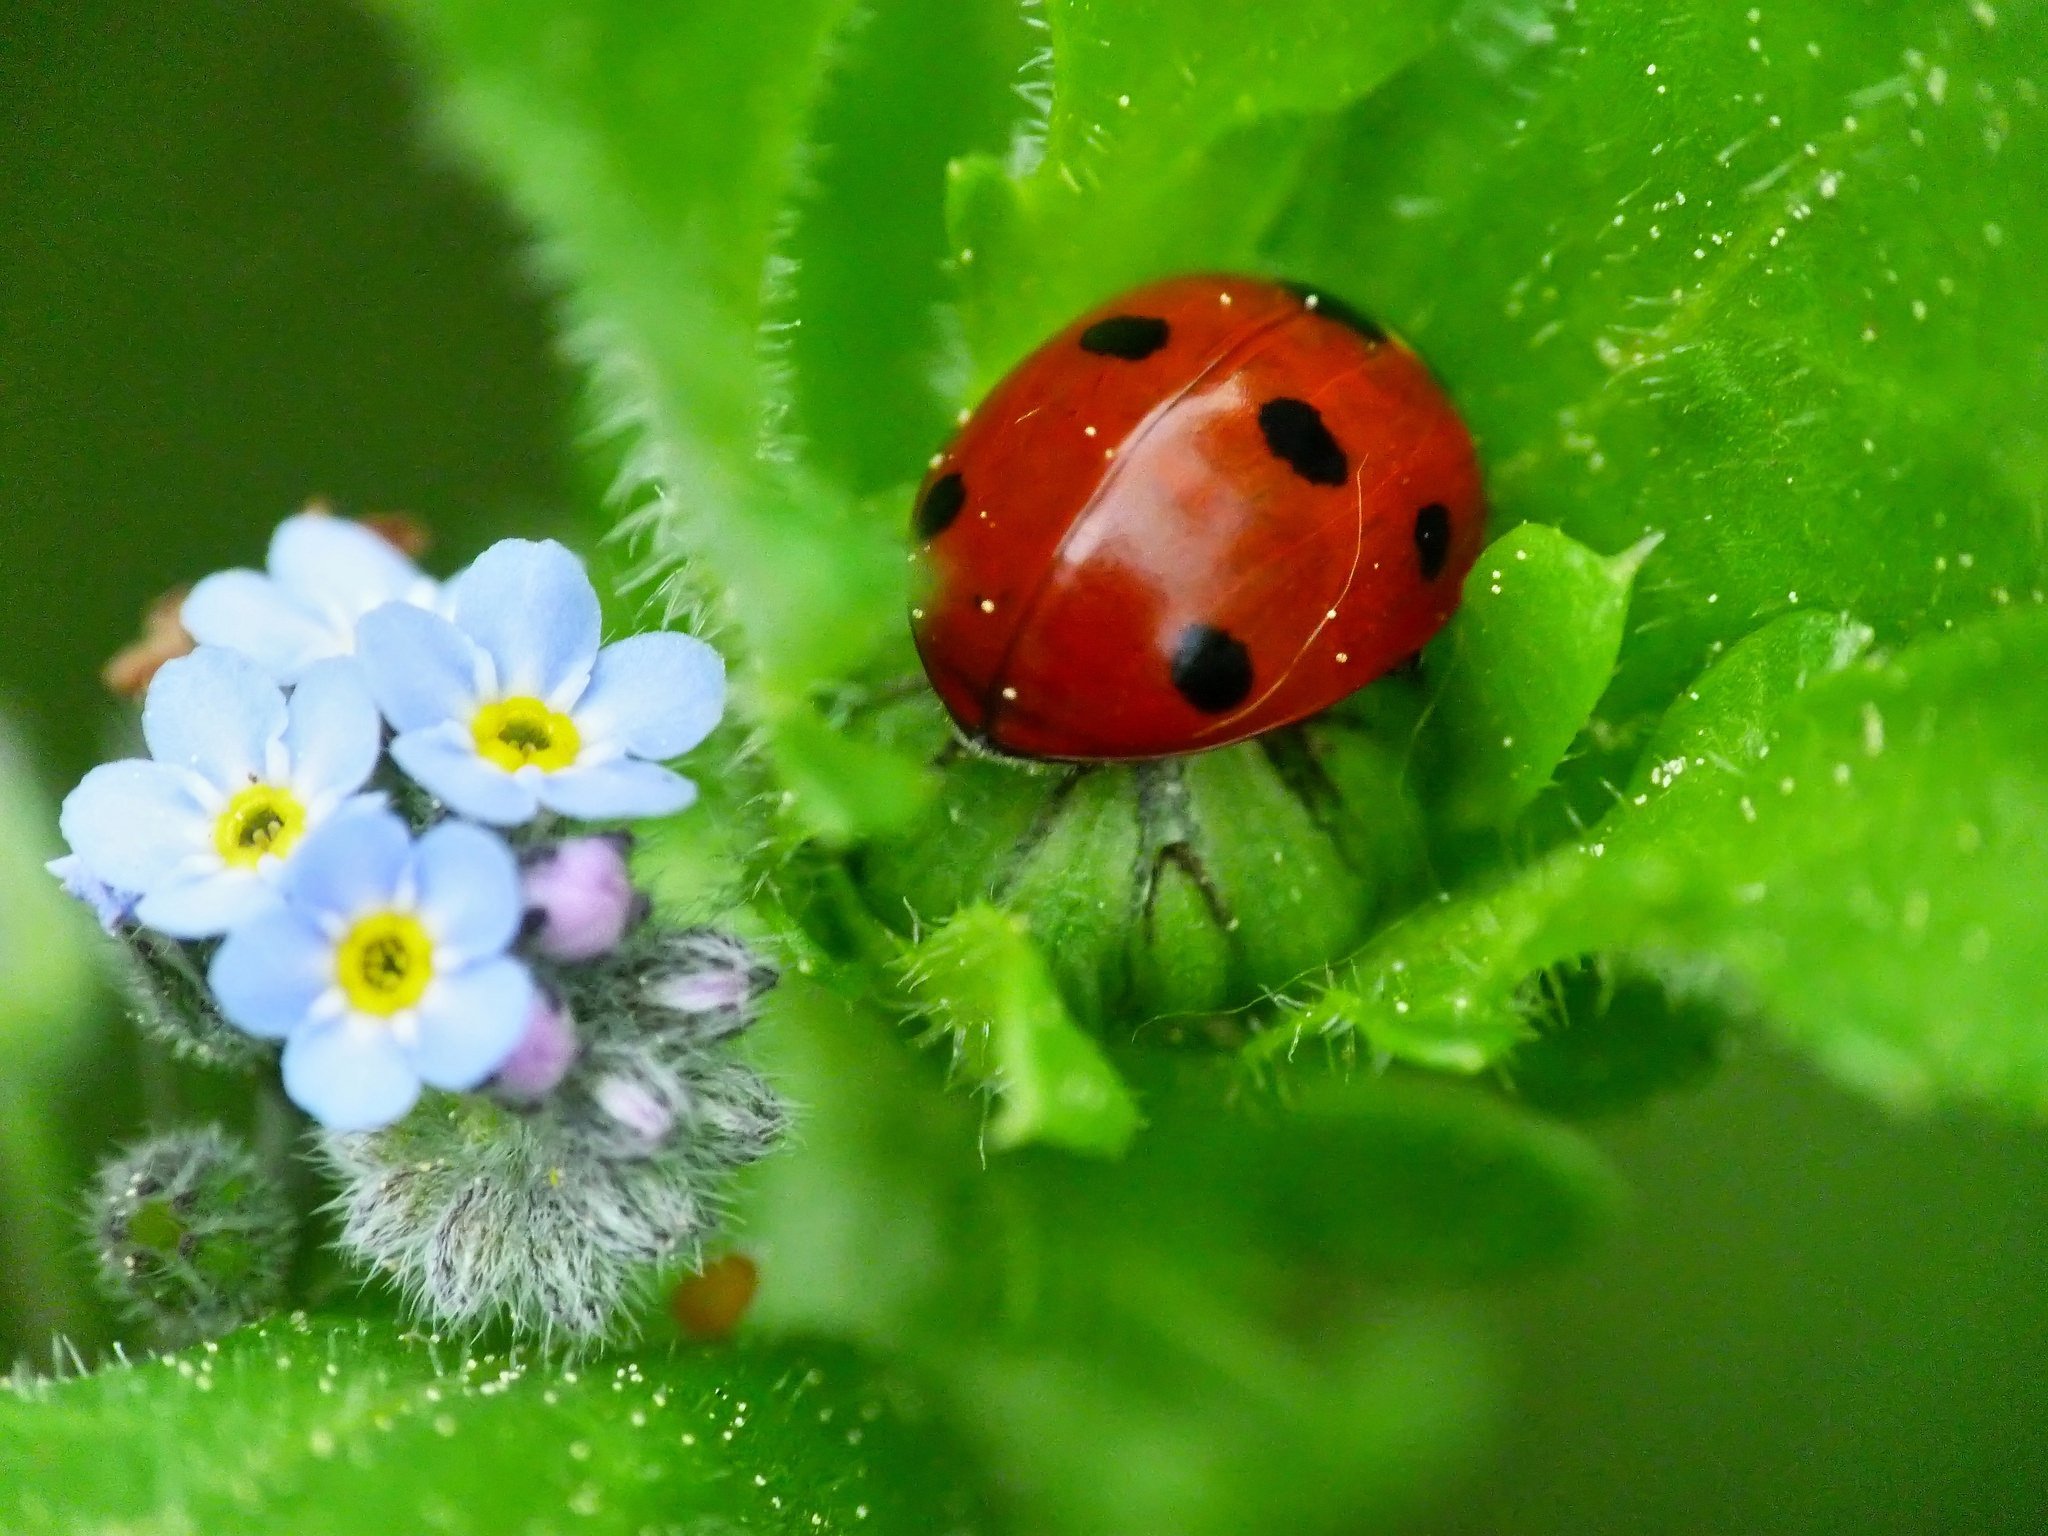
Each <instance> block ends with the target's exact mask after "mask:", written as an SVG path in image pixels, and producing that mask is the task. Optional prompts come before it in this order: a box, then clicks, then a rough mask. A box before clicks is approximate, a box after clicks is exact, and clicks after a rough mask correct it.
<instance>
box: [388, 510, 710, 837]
mask: <svg viewBox="0 0 2048 1536" xmlns="http://www.w3.org/2000/svg"><path fill="white" fill-rule="evenodd" d="M450 592H451V598H450V601H449V603H448V616H447V617H446V618H444V617H442V616H441V615H440V614H438V613H429V612H427V611H426V610H425V609H421V608H414V607H409V606H405V605H402V604H391V605H389V606H386V607H383V608H380V609H378V610H377V611H376V612H375V613H372V614H369V615H368V616H366V617H365V618H364V619H363V621H362V624H361V627H360V630H359V635H358V639H359V653H360V655H361V657H362V660H363V664H364V666H365V668H366V669H367V671H368V675H369V679H370V689H371V691H372V692H373V693H374V694H375V695H376V698H377V702H378V704H379V705H381V706H382V707H383V710H384V715H385V718H386V719H388V720H389V721H390V722H391V724H392V725H393V726H394V727H395V728H396V729H397V731H398V737H397V739H396V740H395V741H393V742H392V744H391V756H392V757H393V759H394V760H396V762H397V763H398V766H399V767H401V768H403V769H404V770H405V771H406V772H407V773H408V774H410V775H411V776H412V777H413V778H414V779H415V780H417V781H418V782H419V783H420V784H422V785H423V786H425V787H426V788H427V789H428V790H430V791H431V792H432V793H433V794H435V795H437V796H438V797H439V798H440V799H441V800H443V801H444V802H445V803H446V804H447V805H448V806H449V807H450V808H451V809H452V810H454V811H456V812H457V813H459V814H461V815H464V816H471V817H474V818H475V819H476V820H478V821H485V822H490V823H493V824H494V825H497V826H511V825H513V824H515V823H518V822H523V821H528V820H531V819H532V818H533V816H534V815H535V814H536V813H537V812H538V811H539V809H540V808H541V807H542V806H546V807H547V808H548V809H550V810H553V811H559V812H560V813H561V814H563V815H565V816H575V817H579V818H582V819H585V820H592V821H602V820H608V819H611V818H615V817H634V816H665V815H668V814H669V813H670V812H673V811H679V810H681V809H682V808H683V807H684V806H686V805H688V804H689V803H690V802H691V801H692V800H694V799H695V798H696V796H697V788H696V786H695V785H694V784H692V783H691V782H690V781H689V780H688V779H686V778H683V777H682V776H681V775H680V774H677V773H673V772H671V771H670V770H669V769H667V768H664V767H662V766H661V765H660V762H659V761H658V760H659V759H663V758H671V757H676V756H679V755H680V754H682V753H684V752H687V751H689V750H690V748H692V747H694V746H696V745H697V743H699V742H700V741H702V740H703V739H704V738H705V737H706V736H708V735H709V734H710V733H711V728H712V727H713V726H714V725H716V724H717V723H718V717H719V715H720V714H721V713H723V711H724V709H725V663H724V662H723V661H722V660H721V659H720V658H719V655H718V653H717V652H716V651H714V650H713V649H712V648H711V647H710V646H708V645H706V644H705V643H704V642H703V641H701V640H696V639H692V638H691V637H690V636H688V635H679V634H672V633H655V634H645V635H634V636H632V637H631V638H629V639H625V640H620V641H618V642H616V643H615V644H612V645H607V646H605V647H603V648H602V649H600V648H599V645H598V638H599V623H600V620H599V614H598V604H597V593H596V591H595V590H594V589H593V588H592V587H591V585H590V578H589V577H588V576H587V575H586V574H584V570H583V564H582V562H581V561H580V560H578V559H577V558H576V557H575V556H574V555H572V554H570V553H569V551H568V550H566V549H564V548H563V547H562V546H561V545H560V544H557V543H555V542H553V541H552V540H549V541H546V542H543V543H532V542H529V541H527V540H524V539H506V540H504V541H502V542H501V543H498V544H494V545H492V546H491V548H489V549H487V550H485V551H484V553H483V554H482V555H480V556H479V557H478V558H477V561H476V563H475V564H474V565H472V566H471V567H470V568H469V569H468V570H467V571H465V572H463V574H462V575H461V576H459V577H458V578H456V580H455V581H454V582H453V583H451V584H450Z"/></svg>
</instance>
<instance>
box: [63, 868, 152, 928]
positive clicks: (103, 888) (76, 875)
mask: <svg viewBox="0 0 2048 1536" xmlns="http://www.w3.org/2000/svg"><path fill="white" fill-rule="evenodd" d="M43 868H45V869H47V870H48V871H49V872H50V873H51V874H52V875H54V876H56V877H57V882H58V884H60V885H62V886H63V887H64V894H65V895H66V896H69V897H71V898H72V899H73V900H75V901H81V902H84V903H85V905H86V906H88V907H90V908H91V909H92V915H93V916H94V917H96V918H98V919H99V924H100V927H101V928H103V929H105V930H106V931H107V932H108V933H110V934H112V933H119V932H120V931H121V929H122V928H123V927H124V926H126V925H127V924H128V923H129V922H130V921H131V920H132V919H133V918H134V916H135V902H136V896H135V893H134V892H133V891H117V890H115V889H114V888H113V887H112V886H111V885H109V884H107V882H106V881H104V880H102V879H100V878H99V876H97V875H95V874H94V873H93V872H92V871H91V870H90V869H87V868H86V867H85V860H83V859H81V858H80V857H79V856H78V855H77V854H75V853H67V854H65V855H64V857H62V858H61V859H52V860H50V862H49V863H47V864H45V865H44V866H43Z"/></svg>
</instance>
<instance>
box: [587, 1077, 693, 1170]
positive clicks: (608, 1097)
mask: <svg viewBox="0 0 2048 1536" xmlns="http://www.w3.org/2000/svg"><path fill="white" fill-rule="evenodd" d="M593 1097H595V1098H596V1100H597V1107H598V1108H599V1109H601V1110H603V1111H604V1112H605V1113H606V1114H607V1115H609V1116H610V1117H611V1118H612V1119H613V1120H614V1121H616V1122H617V1123H618V1124H619V1125H620V1126H621V1127H622V1128H624V1129H625V1130H626V1131H628V1132H629V1133H631V1134H632V1136H633V1137H634V1138H635V1139H637V1140H638V1141H639V1142H640V1144H641V1150H642V1151H645V1152H651V1151H653V1150H654V1149H655V1148H656V1147H658V1146H660V1145H661V1144H662V1142H663V1141H665V1140H666V1139H667V1138H668V1133H669V1132H670V1131H671V1130H673V1129H674V1128H675V1123H676V1117H675V1114H674V1112H673V1111H671V1110H670V1109H669V1107H668V1106H667V1105H666V1104H664V1103H662V1101H661V1100H660V1099H658V1098H656V1097H655V1096H654V1095H653V1094H652V1093H650V1092H649V1091H648V1090H647V1089H646V1087H645V1086H643V1085H642V1084H640V1083H636V1082H634V1081H633V1080H632V1079H631V1078H629V1077H618V1076H613V1077H607V1078H605V1079H604V1080H603V1081H602V1082H600V1083H599V1084H598V1085H597V1090H596V1093H595V1094H594V1095H593Z"/></svg>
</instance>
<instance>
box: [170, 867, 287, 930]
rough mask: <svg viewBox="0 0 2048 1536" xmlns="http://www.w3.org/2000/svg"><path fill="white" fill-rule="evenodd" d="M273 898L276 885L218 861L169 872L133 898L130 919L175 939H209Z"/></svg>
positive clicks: (245, 919) (267, 905) (271, 903)
mask: <svg viewBox="0 0 2048 1536" xmlns="http://www.w3.org/2000/svg"><path fill="white" fill-rule="evenodd" d="M277 904H278V897H277V890H276V888H275V887H274V886H272V885H271V883H270V882H269V881H268V880H265V879H264V878H263V877H262V876H261V875H259V874H258V873H257V872H256V871H255V870H253V869H236V868H233V867H232V866H222V867H221V868H218V869H209V870H200V871H195V872H192V873H189V874H177V875H173V876H171V878H170V879H168V880H166V881H164V882H163V884H161V885H159V886H156V887H155V888H154V889H152V890H151V891H150V892H149V893H148V894H147V895H145V896H144V897H143V898H142V899H141V900H140V901H138V902H137V903H136V904H135V920H136V921H137V922H138V923H140V924H142V926H143V927H145V928H154V929H155V930H156V931H157V932H158V933H167V934H169V935H170V936H171V937H172V938H174V939H210V938H213V937H215V936H216V935H218V934H223V933H227V932H229V931H230V930H232V929H235V928H238V927H240V926H241V925H242V924H244V923H246V922H248V921H249V920H250V919H251V918H253V917H256V916H258V915H260V914H262V913H264V912H267V911H269V910H270V909H271V908H273V907H275V906H276V905H277Z"/></svg>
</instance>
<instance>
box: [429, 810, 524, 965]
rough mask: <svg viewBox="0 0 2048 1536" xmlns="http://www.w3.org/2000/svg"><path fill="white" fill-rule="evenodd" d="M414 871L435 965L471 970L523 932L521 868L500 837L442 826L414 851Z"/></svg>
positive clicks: (477, 829) (454, 823)
mask: <svg viewBox="0 0 2048 1536" xmlns="http://www.w3.org/2000/svg"><path fill="white" fill-rule="evenodd" d="M413 869H414V872H415V873H416V874H417V876H418V879H419V893H420V895H419V916H420V921H421V922H423V923H425V924H426V925H427V930H428V932H430V933H432V934H433V935H434V952H435V964H436V965H440V964H442V963H443V961H444V960H445V961H447V963H450V964H453V965H467V964H469V963H471V962H472V961H475V960H479V959H481V958H482V957H484V956H486V955H494V954H497V953H498V952H499V951H501V950H503V949H504V948H505V946H506V945H508V944H510V943H511V942H512V939H513V936H514V935H515V934H517V933H518V932H519V924H520V920H521V919H522V918H523V917H524V916H525V905H526V904H525V899H524V897H523V896H522V894H521V892H520V887H519V865H518V863H517V861H516V860H514V859H513V857H512V850H511V849H510V848H508V847H506V846H505V840H504V839H503V838H501V837H499V836H498V835H497V834H495V833H492V832H486V831H484V829H483V828H481V827H472V826H469V825H468V824H466V823H464V822H459V821H444V822H443V823H441V825H440V826H438V827H436V828H434V829H433V831H431V832H429V833H428V834H427V835H426V836H425V837H423V838H421V839H420V840H419V843H418V845H417V846H416V847H415V848H414V849H413ZM444 951H445V953H444Z"/></svg>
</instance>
